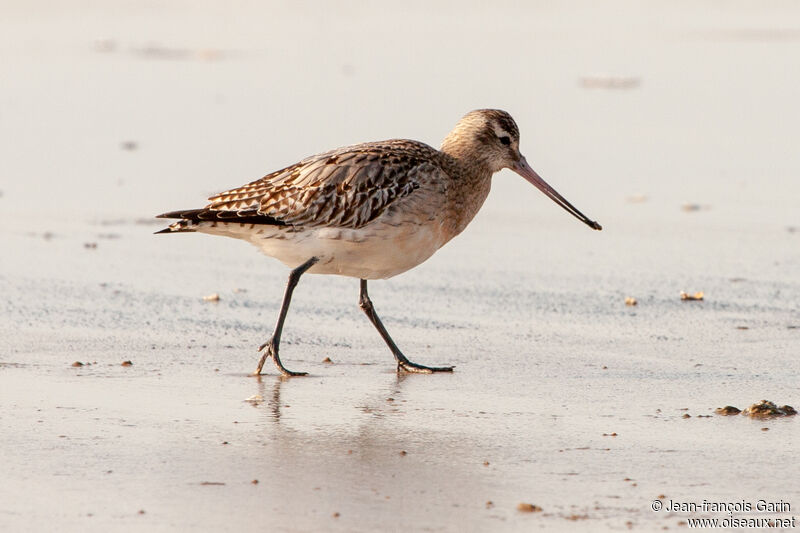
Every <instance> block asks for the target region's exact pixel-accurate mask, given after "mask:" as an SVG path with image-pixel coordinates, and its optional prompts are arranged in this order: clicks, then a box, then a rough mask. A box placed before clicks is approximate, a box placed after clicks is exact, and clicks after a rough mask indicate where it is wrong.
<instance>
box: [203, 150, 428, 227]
mask: <svg viewBox="0 0 800 533" xmlns="http://www.w3.org/2000/svg"><path fill="white" fill-rule="evenodd" d="M437 153H438V152H436V150H434V149H433V148H431V147H430V146H428V145H426V144H423V143H418V142H414V141H406V140H397V141H384V142H378V143H366V144H359V145H355V146H348V147H345V148H340V149H338V150H333V151H331V152H326V153H324V154H319V155H315V156H312V157H309V158H307V159H304V160H303V161H301V162H299V163H297V164H295V165H292V166H290V167H287V168H284V169H282V170H279V171H277V172H273V173H272V174H269V175H267V176H264V177H263V178H261V179H259V180H256V181H254V182H252V183H249V184H247V185H245V186H243V187H239V188H237V189H231V190H229V191H225V192H223V193H220V194H217V195H215V196H212V197H211V198H209V202H210V203H209V204H208V205H207V206H206V208H205V209H206V210H209V211H212V212H215V214H217V215H218V216H220V218H229V217H230V218H231V219H236V218H247V217H253V216H266V217H271V218H274V219H276V220H278V221H280V222H281V223H283V224H288V225H293V226H323V225H324V226H332V227H342V228H360V227H362V226H364V225H365V224H367V223H369V222H370V221H372V220H374V219H375V218H377V217H378V216H380V214H381V213H382V212H383V211H384V210H385V209H386V208H387V207H388V206H389V205H391V204H392V202H394V201H396V200H398V199H399V198H403V197H405V196H408V195H410V194H412V193H413V192H414V191H415V190H417V189H418V188H419V187H420V172H419V171H420V169H421V168H424V167H431V165H432V163H434V162H435V161H436V155H437Z"/></svg>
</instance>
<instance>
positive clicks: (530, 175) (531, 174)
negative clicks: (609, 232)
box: [511, 156, 603, 230]
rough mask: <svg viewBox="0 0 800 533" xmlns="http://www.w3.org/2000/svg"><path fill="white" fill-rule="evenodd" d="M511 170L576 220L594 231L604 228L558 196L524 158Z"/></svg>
mask: <svg viewBox="0 0 800 533" xmlns="http://www.w3.org/2000/svg"><path fill="white" fill-rule="evenodd" d="M511 170H513V171H514V172H516V173H517V174H519V175H520V176H522V177H523V178H525V179H526V180H528V181H529V182H531V183H532V184H533V185H535V186H536V188H537V189H539V190H540V191H542V192H543V193H544V194H545V195H546V196H547V197H548V198H550V199H551V200H553V201H554V202H555V203H557V204H558V205H560V206H561V207H563V208H564V209H566V210H567V211H568V212H569V213H571V214H572V216H574V217H575V218H577V219H578V220H580V221H581V222H583V223H584V224H586V225H587V226H589V227H590V228H592V229H596V230H601V229H603V226H601V225H600V224H598V223H597V222H595V221H594V220H590V219H589V217H587V216H586V215H584V214H583V213H581V212H580V211H578V209H577V208H576V207H575V206H574V205H572V204H571V203H569V202H568V201H567V199H566V198H564V197H563V196H561V195H560V194H558V191H556V190H555V189H554V188H552V187H551V186H550V185H548V184H547V182H546V181H544V180H543V179H542V178H541V176H539V174H537V173H536V171H535V170H533V169H532V168H531V166H530V165H529V164H528V162H527V161H526V160H525V158H524V157H522V156H520V158H519V161H517V162H516V163H515V164H514V166H513V167H511Z"/></svg>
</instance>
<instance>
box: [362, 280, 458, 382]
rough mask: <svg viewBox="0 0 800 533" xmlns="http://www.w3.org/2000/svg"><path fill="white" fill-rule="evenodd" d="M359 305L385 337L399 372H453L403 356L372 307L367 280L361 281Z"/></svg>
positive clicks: (447, 368)
mask: <svg viewBox="0 0 800 533" xmlns="http://www.w3.org/2000/svg"><path fill="white" fill-rule="evenodd" d="M358 305H359V307H361V309H362V310H363V311H364V312H365V313H366V314H367V317H368V318H369V321H370V322H372V325H373V326H375V329H377V330H378V333H380V334H381V337H383V340H384V341H385V342H386V344H387V345H388V346H389V349H390V350H391V351H392V354H394V358H395V359H396V360H397V371H398V372H400V371H401V370H405V371H406V372H416V373H418V374H432V373H434V372H452V371H453V367H452V366H422V365H418V364H417V363H412V362H411V361H409V360H408V358H407V357H406V356H405V355H403V352H401V351H400V348H398V347H397V345H396V344H395V343H394V341H393V340H392V338H391V337H390V336H389V332H388V331H386V328H385V327H383V323H382V322H381V319H380V318H378V313H376V312H375V307H374V306H373V305H372V300H370V299H369V294H367V280H365V279H362V280H361V295H360V297H359V299H358Z"/></svg>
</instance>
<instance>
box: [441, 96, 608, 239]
mask: <svg viewBox="0 0 800 533" xmlns="http://www.w3.org/2000/svg"><path fill="white" fill-rule="evenodd" d="M442 151H443V152H445V153H448V154H450V155H453V156H455V157H457V158H459V159H460V160H461V161H462V162H463V163H464V164H466V165H467V166H473V165H477V166H480V167H483V168H485V169H488V170H489V171H490V172H491V173H492V174H494V173H495V172H497V171H499V170H502V169H504V168H509V169H511V170H513V171H514V172H516V173H517V174H519V175H520V176H522V177H523V178H525V179H526V180H528V181H529V182H530V183H531V184H533V185H535V186H536V188H538V189H539V190H540V191H542V192H543V193H544V194H545V195H546V196H547V197H549V198H550V199H551V200H553V201H554V202H555V203H557V204H558V205H560V206H561V207H563V208H564V209H566V210H567V211H568V212H570V213H571V214H572V215H573V216H575V217H576V218H577V219H578V220H580V221H581V222H583V223H584V224H586V225H588V226H589V227H590V228H592V229H596V230H601V229H603V228H602V226H600V224H598V223H597V222H595V221H594V220H590V219H589V217H587V216H586V215H584V214H583V213H581V212H580V211H578V209H576V208H575V207H574V206H573V205H572V204H571V203H569V202H568V201H567V200H566V199H565V198H564V197H563V196H561V195H560V194H559V193H558V192H557V191H556V190H555V189H553V188H552V187H551V186H550V185H548V184H547V182H545V181H544V180H543V179H542V178H541V177H540V176H539V175H538V174H537V173H536V172H535V171H534V170H533V169H532V168H531V167H530V165H528V162H527V161H526V160H525V156H523V155H522V154H521V153H520V151H519V128H518V127H517V123H516V122H514V119H513V118H511V115H509V114H508V113H506V112H505V111H501V110H499V109H477V110H475V111H470V112H469V113H467V114H466V115H464V117H462V118H461V120H459V121H458V124H456V127H455V128H453V131H451V132H450V134H449V135H448V136H447V137H446V138H445V140H444V141H443V142H442Z"/></svg>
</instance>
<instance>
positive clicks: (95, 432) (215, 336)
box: [0, 3, 800, 531]
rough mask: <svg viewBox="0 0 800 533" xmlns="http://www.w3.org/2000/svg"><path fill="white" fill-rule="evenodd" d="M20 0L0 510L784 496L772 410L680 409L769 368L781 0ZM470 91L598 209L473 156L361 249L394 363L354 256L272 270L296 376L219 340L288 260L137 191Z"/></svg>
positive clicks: (784, 201) (395, 131) (443, 110)
mask: <svg viewBox="0 0 800 533" xmlns="http://www.w3.org/2000/svg"><path fill="white" fill-rule="evenodd" d="M26 6H27V4H22V3H20V4H19V5H16V6H12V7H11V8H10V10H9V11H10V14H9V16H8V17H4V18H3V20H2V21H1V22H0V30H1V31H0V50H2V54H3V58H4V60H3V62H2V66H0V69H2V74H3V76H2V78H3V79H4V82H3V85H2V87H0V96H2V99H3V100H2V107H0V193H2V195H0V246H2V249H3V250H4V253H3V254H2V258H0V293H2V295H3V297H2V298H0V449H1V450H2V451H3V460H2V461H0V480H1V481H0V529H3V530H15V531H26V530H27V531H42V530H48V529H51V528H52V527H54V525H57V527H58V529H59V530H62V531H87V530H96V531H108V530H131V531H138V530H142V531H145V530H147V531H153V530H155V531H177V530H200V531H226V530H230V531H251V530H252V531H254V530H264V529H267V530H273V531H319V530H332V531H376V530H381V531H387V530H388V531H393V530H397V531H402V530H413V531H421V530H430V531H465V530H466V531H527V530H533V529H548V528H549V529H553V530H583V531H604V530H626V529H628V528H632V529H635V530H643V531H651V530H657V529H658V530H660V529H661V528H663V527H667V528H669V529H676V528H680V527H682V526H681V522H685V520H686V519H687V518H692V517H703V516H708V517H718V518H724V517H726V516H728V515H727V514H726V513H681V512H672V513H670V512H666V511H662V512H653V511H652V509H651V504H652V502H653V500H654V499H657V498H658V499H661V500H663V501H664V502H665V503H666V502H667V501H669V500H673V501H686V502H689V501H696V502H701V501H703V500H704V499H706V500H710V501H717V502H739V501H742V500H746V501H748V502H755V501H757V500H758V499H766V500H769V501H778V500H783V501H785V502H789V503H791V505H792V508H793V510H792V512H784V513H771V514H770V513H766V514H765V513H742V514H737V516H740V517H746V516H770V517H781V518H787V517H791V516H796V515H798V514H800V513H797V511H796V510H795V509H794V508H795V506H798V508H800V484H799V483H798V481H797V476H796V468H794V466H793V465H794V464H795V462H796V458H795V455H796V448H797V442H798V437H800V429H798V427H799V426H798V423H800V420H798V419H797V417H792V418H781V419H774V420H751V419H749V418H746V417H744V416H731V417H725V416H719V415H716V414H715V413H714V409H715V408H718V407H723V406H725V405H729V404H730V405H734V406H737V407H739V408H744V407H746V406H748V405H750V404H752V403H755V402H757V401H759V400H761V399H769V400H773V401H775V402H776V403H778V404H779V405H782V404H790V405H794V406H795V407H798V404H800V399H799V396H798V393H799V392H800V390H799V389H798V385H797V376H798V371H799V370H800V363H799V362H798V359H797V354H798V351H799V349H800V304H798V302H800V278H798V276H797V272H800V208H798V207H797V201H796V199H797V198H798V197H800V186H798V182H797V180H796V176H798V175H799V174H800V156H798V155H797V152H796V147H795V146H794V145H795V144H796V134H795V132H794V129H793V128H794V126H793V125H794V124H797V123H798V121H799V119H800V109H798V106H797V105H796V104H795V103H794V102H795V99H796V94H798V89H800V75H798V73H797V72H796V69H793V68H792V65H794V61H795V58H796V57H797V53H798V49H799V48H800V39H798V38H797V33H796V31H797V27H798V23H796V21H798V20H800V12H798V11H797V9H796V8H794V7H793V6H792V4H789V3H787V4H782V5H781V4H775V5H773V6H772V7H771V8H770V9H769V10H767V9H756V8H755V7H753V8H747V7H744V6H743V5H740V6H739V7H737V8H735V9H731V10H730V11H728V12H726V13H724V14H722V15H719V14H714V13H712V12H711V11H710V10H711V7H710V6H713V4H711V3H709V4H704V3H699V4H696V5H695V6H694V7H692V8H686V7H685V8H684V10H683V11H680V10H677V9H672V8H667V7H664V6H662V7H661V8H653V11H652V12H650V11H648V12H645V11H644V10H639V8H636V7H635V6H631V5H629V4H626V3H619V4H618V6H619V7H620V9H623V8H624V10H623V11H622V13H623V15H620V11H618V10H617V11H614V10H612V9H610V8H609V9H608V11H606V10H602V11H601V10H598V9H597V8H594V7H592V5H591V4H588V3H587V4H586V5H583V6H581V5H579V4H576V6H575V7H574V8H573V10H572V11H560V10H559V9H555V8H553V9H549V8H545V7H543V6H542V7H528V8H525V9H521V8H520V10H519V11H513V12H507V13H502V14H501V15H497V17H498V18H497V19H496V24H495V25H493V26H492V28H491V30H489V31H487V32H485V33H482V34H480V35H481V36H480V37H478V38H474V37H470V35H471V32H474V31H476V30H477V29H478V28H480V27H481V25H482V24H483V23H485V21H486V20H487V17H488V15H489V14H490V12H488V11H480V10H479V9H478V8H476V11H474V12H469V13H465V14H463V16H462V17H461V18H459V19H458V20H457V21H454V20H453V19H452V17H451V16H450V13H449V10H448V9H447V8H445V7H440V8H437V9H436V10H434V11H425V8H424V7H422V6H421V5H420V6H416V5H413V4H412V5H410V6H407V9H408V10H407V11H403V12H399V11H398V12H390V11H385V10H383V11H382V10H379V9H377V8H365V7H364V6H361V4H346V5H345V7H343V8H342V9H341V11H336V12H333V11H331V12H326V11H325V10H324V9H323V8H322V7H320V6H317V7H316V8H314V9H312V8H311V7H306V8H295V9H294V10H283V11H276V10H270V9H268V8H260V10H257V9H256V8H254V7H253V6H245V5H242V6H230V5H227V4H226V6H225V7H215V6H214V5H213V4H200V5H199V7H195V8H190V7H189V4H181V3H178V4H174V6H173V7H172V8H169V9H167V8H155V7H149V8H141V7H138V8H137V7H132V6H127V7H119V8H118V9H116V10H112V9H110V8H108V10H103V9H101V8H99V7H97V6H96V5H93V4H89V3H87V4H83V3H76V4H74V7H73V8H72V9H69V10H66V9H64V8H62V7H60V4H58V5H56V4H53V5H51V4H47V3H43V4H42V5H40V6H37V9H34V8H31V7H26ZM120 6H124V5H123V4H120ZM359 6H361V7H360V8H359ZM781 6H782V7H781ZM45 7H46V8H47V9H45ZM234 8H235V9H234ZM387 9H388V8H387ZM421 15H424V16H421ZM387 19H391V20H394V21H395V22H396V24H397V29H394V28H393V27H392V28H388V29H387V26H386V20H387ZM299 21H302V25H301V24H300V22H299ZM598 21H600V22H602V23H598ZM687 21H688V22H687ZM793 21H795V22H793ZM412 22H414V23H413V24H412ZM403 23H405V24H403ZM443 24H444V25H445V26H444V27H447V28H449V29H447V30H445V32H446V34H447V35H448V36H449V38H448V39H442V38H441V35H440V33H441V31H443V30H442V29H441V28H442V27H443ZM446 24H452V27H450V26H447V25H446ZM299 25H301V26H303V27H304V28H305V29H306V32H305V33H303V34H304V35H306V36H307V38H306V40H304V41H303V45H302V46H298V45H297V44H296V41H292V39H296V38H297V35H298V26H299ZM392 26H394V24H393V25H392ZM292 42H294V43H295V44H291V43H292ZM409 43H410V44H409ZM441 58H444V59H446V60H447V63H446V65H444V66H443V65H442V63H441V61H440V59H441ZM745 73H746V74H745ZM632 79H633V80H637V81H636V83H633V82H631V81H630V80H632ZM486 106H495V107H502V108H506V109H508V110H509V111H510V112H511V113H512V115H514V117H515V118H516V119H517V122H518V123H519V125H520V130H521V133H522V149H523V152H524V153H525V154H526V156H527V158H528V160H529V161H530V162H531V164H532V166H533V167H534V168H536V169H537V170H538V171H539V172H540V173H541V174H542V175H543V176H544V177H545V178H546V179H548V180H549V181H550V183H552V184H553V185H554V186H555V187H556V188H557V189H558V190H559V191H560V192H561V193H563V194H564V195H565V196H566V197H567V198H568V199H570V201H572V202H573V203H574V204H575V205H576V206H577V207H578V208H580V209H581V210H582V211H583V212H585V213H586V214H587V215H589V216H590V217H592V218H595V219H597V220H598V221H599V222H601V223H602V224H603V226H604V231H603V232H601V233H597V232H592V231H589V230H588V229H587V228H586V227H584V226H582V225H581V224H579V223H578V222H576V221H575V220H574V219H572V218H571V217H569V215H567V214H566V213H564V212H563V211H561V210H560V209H559V208H557V207H556V206H555V205H553V204H552V203H550V202H549V201H548V200H547V199H546V198H544V197H543V196H542V195H541V194H540V193H538V192H537V191H536V190H535V189H533V188H532V187H530V186H529V185H528V184H526V183H524V182H523V181H522V180H521V179H520V178H518V177H517V176H515V175H513V174H512V173H510V172H503V173H501V174H499V175H497V176H496V177H495V181H494V185H493V191H492V194H491V196H490V198H489V200H488V202H487V204H486V206H485V207H484V209H483V210H482V211H481V213H480V214H479V215H478V217H477V218H476V220H475V221H474V222H473V223H472V224H471V225H470V226H469V227H468V228H467V230H466V231H465V233H464V234H463V235H461V236H459V237H458V238H456V239H455V240H454V241H453V242H452V243H450V244H448V245H447V246H446V247H445V248H444V249H442V250H441V251H440V252H439V253H437V254H436V255H435V256H434V257H433V258H432V259H431V260H429V261H428V262H426V263H425V264H424V265H422V266H421V267H419V268H418V269H415V270H414V271H412V272H409V273H407V274H404V275H402V276H399V277H397V278H394V279H392V280H389V281H383V282H374V283H372V284H371V285H370V294H371V296H372V299H373V301H374V303H375V306H376V308H377V310H378V312H379V313H380V314H381V316H382V318H383V319H384V322H385V323H386V326H387V328H388V329H389V331H390V332H391V333H392V335H393V336H394V338H395V340H396V341H397V342H398V344H399V345H400V346H401V348H402V349H403V350H404V351H405V353H406V354H407V355H408V356H409V357H410V358H412V359H413V360H415V361H417V362H420V363H427V364H454V365H456V371H455V372H454V373H453V374H452V375H436V376H416V375H412V376H398V375H396V374H395V373H394V371H393V365H392V358H391V354H390V353H389V351H388V350H387V349H386V347H385V346H384V345H383V344H382V341H381V339H380V338H379V336H378V334H377V333H376V332H375V331H374V330H373V328H372V326H371V325H370V324H369V322H368V321H367V320H366V318H365V317H364V316H363V314H362V313H361V311H360V310H359V309H358V306H357V297H358V283H357V281H356V280H351V279H345V278H333V277H321V276H306V277H304V278H303V280H302V281H301V283H300V285H299V287H298V289H297V291H296V292H295V299H294V301H293V306H292V309H291V311H290V314H289V318H288V320H287V325H286V330H285V337H284V341H283V348H282V350H283V351H282V356H283V360H284V363H285V364H286V365H287V367H288V368H290V369H293V370H305V371H308V372H310V376H308V377H306V378H297V379H291V380H285V379H281V378H280V377H278V376H276V375H275V371H274V367H273V366H272V364H271V362H268V363H267V365H266V366H265V369H266V371H267V372H268V374H267V375H264V376H262V377H260V378H255V377H252V376H250V375H249V372H251V371H252V370H253V369H254V368H255V365H256V362H257V359H258V354H257V353H256V351H255V349H256V347H257V346H258V345H259V344H261V342H263V341H264V340H266V338H267V337H268V336H269V334H270V333H271V328H272V326H273V323H274V320H275V318H276V316H277V311H278V306H279V303H280V297H281V295H282V292H283V287H284V283H285V278H286V275H287V271H286V269H285V268H284V267H283V266H282V265H280V264H279V263H278V262H276V261H274V260H271V259H268V258H264V257H263V256H260V255H259V254H258V253H257V252H256V251H255V249H253V248H251V247H250V246H249V245H247V244H244V243H240V242H236V241H232V240H228V239H223V238H213V237H209V236H204V235H167V236H161V235H159V236H153V235H152V232H153V231H155V230H157V229H159V228H160V227H161V226H160V225H158V223H157V222H156V221H153V220H152V219H150V218H149V217H151V216H152V215H154V214H157V213H159V212H163V211H167V210H170V209H177V208H182V207H195V206H198V205H200V204H201V203H202V201H203V199H204V197H205V196H206V195H207V194H210V193H213V192H216V191H218V190H221V189H224V188H226V187H229V186H235V185H238V184H241V183H244V182H246V181H247V180H249V179H254V178H256V177H258V176H259V175H261V174H263V173H265V172H266V171H268V170H272V169H275V168H278V167H280V166H281V165H285V164H289V163H292V162H294V161H295V160H297V159H299V158H301V157H303V156H305V155H308V154H310V153H314V152H318V151H321V150H323V149H326V148H331V147H334V146H337V145H342V144H347V143H350V142H358V141H363V140H368V139H379V138H387V137H394V136H405V137H413V138H417V139H420V140H423V141H426V142H429V143H431V144H434V145H438V143H439V141H440V139H441V137H443V135H444V134H445V133H446V132H447V131H448V130H449V128H450V127H451V126H452V125H453V124H454V123H455V121H456V120H457V119H458V117H459V116H460V115H461V114H463V113H464V112H466V111H467V110H469V109H471V108H475V107H486ZM684 204H692V205H697V206H698V209H696V210H686V209H683V208H682V206H684ZM87 245H88V246H87ZM680 291H686V292H687V293H694V292H696V291H703V292H704V300H703V301H698V302H685V301H681V300H680V296H679V293H680ZM215 292H216V293H218V294H219V295H220V300H219V301H218V302H207V301H203V299H202V298H203V296H206V295H208V294H211V293H215ZM626 297H635V298H636V299H637V301H638V305H636V306H626V305H625V298H626ZM326 357H327V358H330V360H332V361H333V363H332V364H329V363H324V362H323V360H324V359H325V358H326ZM76 361H77V362H81V363H84V365H83V366H73V363H74V362H76ZM124 361H131V362H132V363H133V364H132V365H130V366H123V365H122V363H123V362H124ZM686 414H689V415H690V417H689V418H685V416H684V415H686ZM701 415H703V416H701ZM705 415H710V416H708V417H706V416H705ZM764 428H767V430H766V431H765V430H764ZM254 480H258V483H254V482H253V481H254ZM488 502H491V504H489V503H488ZM520 503H530V504H534V505H536V506H538V507H541V509H542V510H541V512H533V513H525V512H521V511H519V510H518V504H520Z"/></svg>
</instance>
